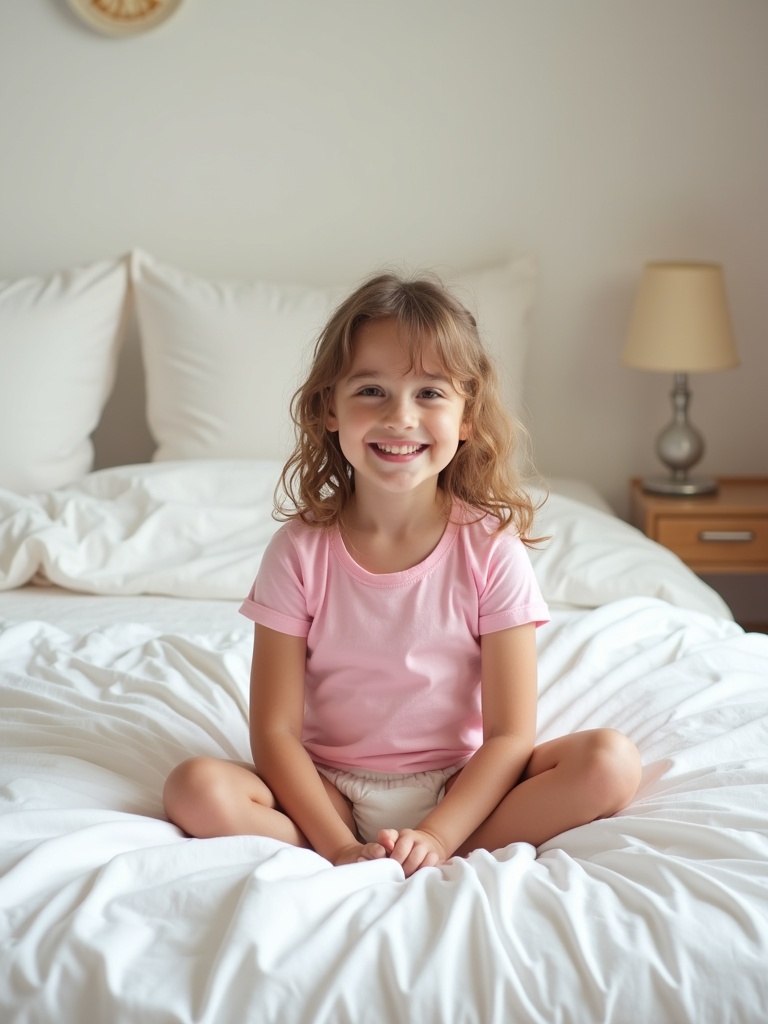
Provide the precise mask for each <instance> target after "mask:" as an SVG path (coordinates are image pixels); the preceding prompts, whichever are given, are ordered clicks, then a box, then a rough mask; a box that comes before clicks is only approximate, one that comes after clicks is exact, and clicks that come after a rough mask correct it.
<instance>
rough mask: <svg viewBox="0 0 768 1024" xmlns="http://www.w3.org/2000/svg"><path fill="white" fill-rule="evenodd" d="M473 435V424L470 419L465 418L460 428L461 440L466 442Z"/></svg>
mask: <svg viewBox="0 0 768 1024" xmlns="http://www.w3.org/2000/svg"><path fill="white" fill-rule="evenodd" d="M471 433H472V424H471V423H470V422H469V417H468V416H467V417H465V418H464V419H463V420H462V423H461V426H460V427H459V440H460V441H466V440H467V438H468V437H469V436H470V434H471Z"/></svg>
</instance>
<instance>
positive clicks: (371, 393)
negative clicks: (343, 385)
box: [357, 384, 382, 398]
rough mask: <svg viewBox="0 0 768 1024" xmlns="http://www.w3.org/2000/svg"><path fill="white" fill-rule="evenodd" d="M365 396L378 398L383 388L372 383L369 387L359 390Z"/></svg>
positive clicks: (359, 393)
mask: <svg viewBox="0 0 768 1024" xmlns="http://www.w3.org/2000/svg"><path fill="white" fill-rule="evenodd" d="M357 393H358V395H361V396H362V397H363V398H378V397H379V395H381V394H382V391H381V388H377V387H376V386H375V385H373V384H370V385H368V387H365V388H360V390H359V391H358V392H357Z"/></svg>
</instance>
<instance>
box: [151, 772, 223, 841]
mask: <svg viewBox="0 0 768 1024" xmlns="http://www.w3.org/2000/svg"><path fill="white" fill-rule="evenodd" d="M222 774H223V772H222V763H221V762H220V761H217V760H216V759H215V758H212V757H190V758H188V759H187V760H186V761H182V762H181V764H177V765H176V767H175V768H174V769H173V771H172V772H171V773H170V775H169V776H168V778H167V779H166V782H165V786H164V788H163V806H164V807H165V813H166V814H167V816H168V819H169V820H170V821H172V822H173V823H174V824H175V825H179V826H180V827H181V828H184V829H185V830H186V831H189V832H193V831H194V830H193V829H191V828H190V827H189V826H190V825H191V824H192V822H193V819H194V818H196V817H197V816H198V815H199V814H200V813H201V811H204V809H205V808H206V807H208V806H210V805H211V804H212V803H216V802H217V801H218V799H219V796H220V793H221V786H222V779H221V776H222Z"/></svg>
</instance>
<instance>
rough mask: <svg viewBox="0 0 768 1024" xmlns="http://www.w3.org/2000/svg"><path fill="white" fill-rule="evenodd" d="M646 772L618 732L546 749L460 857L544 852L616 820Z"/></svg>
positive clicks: (585, 735)
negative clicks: (584, 828) (545, 846)
mask: <svg viewBox="0 0 768 1024" xmlns="http://www.w3.org/2000/svg"><path fill="white" fill-rule="evenodd" d="M641 771H642V765H641V763H640V756H639V754H638V752H637V749H636V748H635V745H634V744H633V743H632V741H631V740H629V739H628V738H627V737H626V736H624V735H623V734H622V733H620V732H616V731H615V730H613V729H593V730H590V731H587V732H580V733H574V734H573V735H571V736H563V737H561V738H560V739H556V740H550V741H548V742H547V743H542V744H541V746H538V747H536V748H535V749H534V751H533V754H532V755H531V758H530V760H529V762H528V765H527V766H526V769H525V771H524V772H523V775H522V778H521V780H520V782H519V783H518V784H517V785H516V786H515V788H514V789H512V790H510V792H509V793H508V794H507V796H506V797H504V799H503V800H502V801H501V803H500V804H499V805H498V806H497V808H496V810H495V811H493V812H492V813H491V814H490V815H489V816H488V818H486V820H485V821H484V822H483V823H482V825H480V826H479V827H478V828H477V829H476V830H475V832H474V833H473V834H472V835H471V836H470V837H469V838H468V839H467V840H466V841H465V842H464V843H463V844H462V845H461V846H460V847H459V849H458V850H457V851H456V852H457V853H458V854H460V855H462V856H466V854H468V853H470V852H471V851H472V850H477V849H484V850H499V849H501V848H502V847H504V846H508V845H509V844H510V843H515V842H524V843H531V844H532V845H533V846H540V845H541V844H542V843H545V842H546V841H547V840H548V839H552V837H553V836H556V835H559V833H561V832H565V831H567V830H568V829H570V828H576V827H577V826H578V825H584V824H586V823H587V822H589V821H594V820H595V819H596V818H607V817H610V815H612V814H615V813H616V812H617V811H619V810H621V808H622V807H625V806H626V805H627V804H628V803H629V802H630V800H631V799H632V798H633V796H634V795H635V792H636V791H637V787H638V785H639V783H640V774H641ZM455 777H456V776H454V778H455ZM449 785H450V782H449Z"/></svg>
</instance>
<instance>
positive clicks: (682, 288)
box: [622, 263, 739, 373]
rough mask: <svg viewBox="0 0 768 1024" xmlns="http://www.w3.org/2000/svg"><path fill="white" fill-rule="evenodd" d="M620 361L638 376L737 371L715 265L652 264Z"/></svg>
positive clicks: (719, 272)
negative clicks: (643, 373)
mask: <svg viewBox="0 0 768 1024" xmlns="http://www.w3.org/2000/svg"><path fill="white" fill-rule="evenodd" d="M622 361H623V362H624V363H625V364H626V365H627V366H634V367H637V368H638V369H640V370H659V371H666V372H672V373H701V372H706V371H709V370H727V369H730V368H731V367H733V366H738V363H739V359H738V356H737V354H736V346H735V344H734V340H733V332H732V330H731V320H730V315H729V312H728V299H727V297H726V294H725V280H724V277H723V271H722V268H721V267H720V265H719V264H717V263H648V264H647V265H646V266H645V268H644V270H643V276H642V278H641V280H640V285H639V288H638V291H637V296H636V298H635V307H634V310H633V313H632V319H631V321H630V326H629V333H628V335H627V341H626V345H625V347H624V353H623V356H622Z"/></svg>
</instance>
